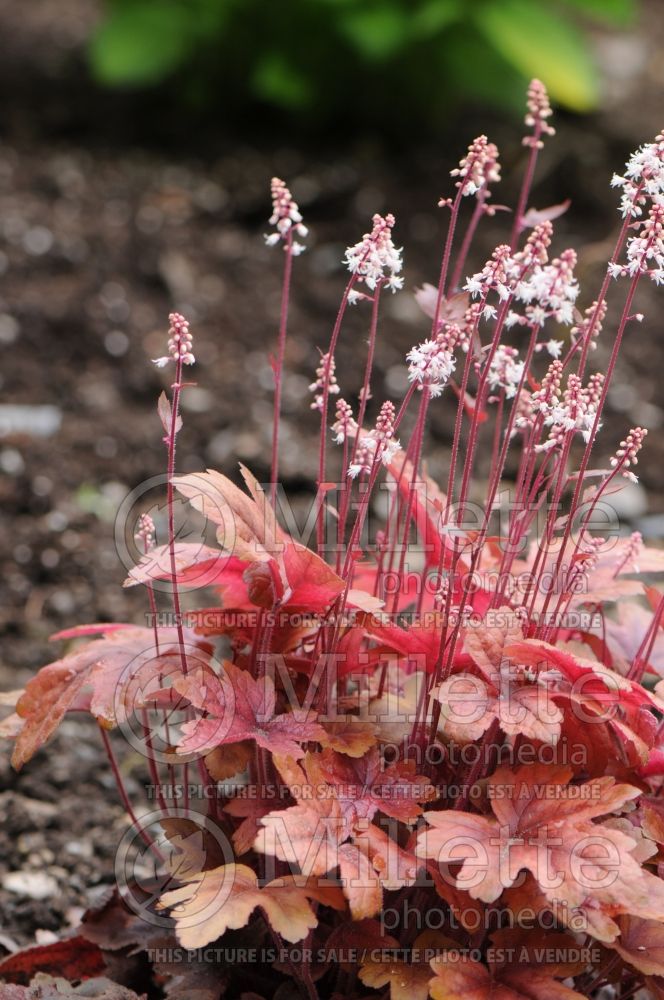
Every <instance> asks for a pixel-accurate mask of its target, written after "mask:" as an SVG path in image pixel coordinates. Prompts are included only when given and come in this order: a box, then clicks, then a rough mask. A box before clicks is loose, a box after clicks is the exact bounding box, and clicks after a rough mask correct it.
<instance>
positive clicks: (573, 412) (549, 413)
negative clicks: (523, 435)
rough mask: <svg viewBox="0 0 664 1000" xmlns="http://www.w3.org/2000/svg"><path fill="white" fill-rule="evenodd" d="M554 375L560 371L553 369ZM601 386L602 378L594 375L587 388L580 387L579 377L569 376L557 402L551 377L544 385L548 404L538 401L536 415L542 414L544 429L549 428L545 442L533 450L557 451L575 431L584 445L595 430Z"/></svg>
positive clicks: (598, 374)
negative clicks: (548, 394) (547, 391)
mask: <svg viewBox="0 0 664 1000" xmlns="http://www.w3.org/2000/svg"><path fill="white" fill-rule="evenodd" d="M553 364H555V362H554V363H553ZM553 364H552V367H553ZM558 364H559V362H558ZM555 371H556V372H558V371H560V369H555ZM603 382H604V376H603V374H602V373H601V372H595V373H594V374H593V375H591V376H590V378H589V379H588V384H587V385H586V386H584V385H582V383H581V379H580V378H579V376H578V375H576V374H574V373H572V374H571V375H570V376H569V378H568V379H567V386H566V388H565V391H564V393H563V396H562V399H561V398H560V397H559V395H558V392H557V390H556V389H555V388H554V386H555V375H554V376H553V378H552V380H551V381H550V382H549V383H548V385H547V389H548V390H549V393H550V398H549V400H548V401H547V402H544V401H543V400H538V406H537V408H538V410H539V412H541V413H543V414H544V423H545V425H546V426H548V427H550V431H549V437H548V439H547V440H546V441H544V442H543V443H542V444H540V445H538V446H537V449H538V450H539V451H548V450H549V449H551V448H557V447H558V446H559V445H561V444H562V443H563V442H564V440H565V438H566V437H567V435H568V434H570V433H576V432H577V431H578V432H579V433H580V434H581V436H582V438H583V440H584V441H585V442H588V441H589V440H590V434H591V431H592V429H593V427H594V426H595V420H596V417H597V404H598V403H599V399H600V396H601V391H602V384H603ZM551 390H553V391H551ZM598 429H599V425H598Z"/></svg>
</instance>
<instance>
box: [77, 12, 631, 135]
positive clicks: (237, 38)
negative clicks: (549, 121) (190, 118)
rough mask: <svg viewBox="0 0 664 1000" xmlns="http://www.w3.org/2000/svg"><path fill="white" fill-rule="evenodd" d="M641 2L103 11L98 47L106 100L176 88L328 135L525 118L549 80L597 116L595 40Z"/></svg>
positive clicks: (558, 92)
mask: <svg viewBox="0 0 664 1000" xmlns="http://www.w3.org/2000/svg"><path fill="white" fill-rule="evenodd" d="M636 3H637V0H107V11H106V17H105V20H104V21H103V22H102V24H101V25H100V27H99V29H98V31H97V33H96V35H95V36H94V38H93V39H92V41H91V46H90V60H91V65H92V68H93V71H94V73H95V76H96V78H97V79H98V80H99V81H101V82H102V83H103V84H105V85H108V86H132V87H136V86H138V87H145V86H153V85H156V84H159V83H161V82H162V81H165V80H169V79H170V80H173V81H174V82H176V83H177V86H178V88H179V91H180V93H181V94H182V96H183V97H184V98H188V99H193V100H195V101H199V102H201V103H214V102H215V101H218V100H221V102H222V103H223V104H224V105H227V106H229V107H235V108H242V107H246V106H247V105H248V104H250V103H251V102H252V101H255V100H257V99H258V100H259V101H261V102H267V103H268V104H271V105H276V106H279V107H281V108H283V109H286V110H288V111H291V112H293V111H299V112H301V113H303V114H305V115H306V114H309V115H310V116H314V115H315V116H316V117H317V118H318V119H319V120H321V121H325V120H327V119H329V118H331V117H337V118H343V116H344V115H346V114H347V115H350V116H351V117H356V116H357V115H358V114H361V115H363V116H366V115H367V114H369V115H374V116H376V117H377V118H378V119H379V120H380V119H385V118H386V117H388V116H392V115H396V117H397V118H398V119H400V120H401V121H403V116H404V113H405V114H406V115H407V116H409V117H412V115H413V113H414V112H415V110H417V111H420V112H422V117H427V116H428V117H430V118H433V120H434V121H436V120H438V117H439V116H440V115H443V114H445V111H446V109H448V108H449V106H450V102H453V103H457V102H459V101H463V100H466V101H467V100H469V99H470V100H481V101H483V102H486V101H490V102H492V103H494V104H498V105H502V106H507V107H509V106H512V105H515V106H519V107H521V106H522V102H523V90H524V82H525V81H526V80H528V79H529V78H530V77H532V76H538V77H540V78H541V79H542V80H543V81H544V82H545V83H546V85H547V86H548V88H549V91H550V93H551V96H552V98H553V99H554V100H555V101H556V102H558V103H559V104H561V105H563V106H565V107H567V108H570V109H572V110H574V111H588V110H591V109H592V108H593V107H594V106H595V105H596V103H597V100H598V90H599V88H598V77H597V69H596V67H595V64H594V61H593V58H592V55H591V52H590V47H589V44H588V40H587V37H586V30H587V27H588V26H589V25H591V24H592V23H593V22H595V23H600V24H603V25H609V26H614V27H616V28H621V27H625V26H627V25H628V24H629V23H630V22H631V21H632V20H633V18H634V17H635V13H636V10H635V7H636Z"/></svg>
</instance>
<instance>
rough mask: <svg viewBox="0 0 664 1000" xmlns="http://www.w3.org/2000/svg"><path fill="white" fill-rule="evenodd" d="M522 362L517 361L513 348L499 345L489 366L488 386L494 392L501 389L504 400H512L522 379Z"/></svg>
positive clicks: (516, 353) (517, 356)
mask: <svg viewBox="0 0 664 1000" xmlns="http://www.w3.org/2000/svg"><path fill="white" fill-rule="evenodd" d="M524 367H525V365H524V362H523V361H520V360H519V352H518V351H517V349H516V348H515V347H509V346H508V345H507V344H499V345H498V347H497V349H496V351H495V353H494V355H493V358H492V359H491V363H490V364H489V373H488V379H489V386H490V388H491V389H492V390H493V391H495V390H496V389H502V390H503V392H504V393H505V398H506V399H512V398H513V397H514V396H515V395H516V393H517V389H518V388H519V385H520V384H521V380H522V378H523V371H524Z"/></svg>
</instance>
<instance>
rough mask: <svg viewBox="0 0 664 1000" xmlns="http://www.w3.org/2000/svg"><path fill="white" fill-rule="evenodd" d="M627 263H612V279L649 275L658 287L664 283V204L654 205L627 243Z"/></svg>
mask: <svg viewBox="0 0 664 1000" xmlns="http://www.w3.org/2000/svg"><path fill="white" fill-rule="evenodd" d="M626 253H627V263H626V264H619V263H617V262H615V261H611V262H610V263H609V265H608V271H609V274H610V275H611V277H612V278H619V277H621V276H623V275H629V276H630V277H632V278H633V277H635V276H636V275H637V274H644V275H648V277H649V278H650V279H651V280H652V281H654V282H655V284H656V285H661V284H662V283H664V204H657V203H655V204H653V205H652V206H651V208H650V211H649V213H648V216H647V218H646V219H645V221H644V222H643V225H642V226H640V227H639V230H638V232H637V233H636V235H634V236H632V237H630V239H629V240H628V241H627V252H626Z"/></svg>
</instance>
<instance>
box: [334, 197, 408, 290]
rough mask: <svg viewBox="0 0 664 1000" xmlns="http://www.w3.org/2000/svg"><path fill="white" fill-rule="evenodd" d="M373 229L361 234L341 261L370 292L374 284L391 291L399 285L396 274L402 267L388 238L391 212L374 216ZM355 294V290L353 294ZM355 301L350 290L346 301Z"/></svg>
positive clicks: (398, 254) (395, 248)
mask: <svg viewBox="0 0 664 1000" xmlns="http://www.w3.org/2000/svg"><path fill="white" fill-rule="evenodd" d="M372 221H373V229H372V230H371V232H370V233H365V234H364V236H363V237H362V239H361V240H360V242H359V243H356V244H355V245H354V246H352V247H348V248H347V249H346V253H345V255H344V261H345V263H346V266H347V267H348V270H349V271H350V273H351V274H353V275H355V277H356V279H357V281H362V282H364V284H365V285H366V286H367V288H369V289H370V290H371V291H372V292H373V291H374V290H375V288H376V286H377V285H378V284H383V283H384V284H385V285H386V286H387V287H388V288H389V289H391V291H393V292H396V291H397V289H399V288H402V287H403V278H402V277H401V276H400V272H401V269H402V267H403V259H402V250H401V249H398V248H397V247H395V245H394V242H393V240H392V229H393V228H394V223H395V219H394V216H393V215H386V216H385V217H383V216H382V215H378V214H376V215H374V217H373V220H372ZM356 294H357V293H356ZM354 300H356V296H353V294H352V292H351V294H350V296H349V301H351V302H352V301H354Z"/></svg>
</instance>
